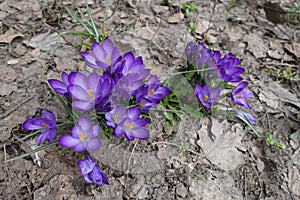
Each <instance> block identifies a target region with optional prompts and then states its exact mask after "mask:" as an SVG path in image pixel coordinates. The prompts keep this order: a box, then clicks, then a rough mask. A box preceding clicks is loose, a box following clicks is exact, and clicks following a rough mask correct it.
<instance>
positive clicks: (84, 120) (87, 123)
mask: <svg viewBox="0 0 300 200" xmlns="http://www.w3.org/2000/svg"><path fill="white" fill-rule="evenodd" d="M78 125H79V126H80V127H81V128H82V130H83V131H84V133H86V134H88V133H89V132H90V131H92V121H91V119H90V118H88V117H86V116H81V117H80V118H79V119H78Z"/></svg>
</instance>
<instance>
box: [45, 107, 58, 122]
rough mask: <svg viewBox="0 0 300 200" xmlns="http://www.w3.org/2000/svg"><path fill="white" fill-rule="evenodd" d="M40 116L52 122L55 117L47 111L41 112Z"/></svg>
mask: <svg viewBox="0 0 300 200" xmlns="http://www.w3.org/2000/svg"><path fill="white" fill-rule="evenodd" d="M42 115H43V116H44V117H45V118H47V119H50V120H53V121H55V120H56V117H55V115H54V114H53V112H51V111H49V110H43V111H42Z"/></svg>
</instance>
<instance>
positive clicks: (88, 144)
mask: <svg viewBox="0 0 300 200" xmlns="http://www.w3.org/2000/svg"><path fill="white" fill-rule="evenodd" d="M99 132H100V126H99V125H92V121H91V120H90V118H88V117H86V116H81V117H80V118H79V119H78V124H77V125H75V126H74V127H73V129H72V135H64V136H62V137H61V138H60V139H59V141H58V143H59V144H60V145H61V146H63V147H66V148H74V150H75V151H76V152H84V151H86V150H91V151H97V150H98V149H99V148H100V146H101V141H100V140H99V139H98V138H97V136H98V135H99Z"/></svg>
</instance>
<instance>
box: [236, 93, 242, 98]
mask: <svg viewBox="0 0 300 200" xmlns="http://www.w3.org/2000/svg"><path fill="white" fill-rule="evenodd" d="M235 96H236V97H237V98H243V97H244V94H236V95H235Z"/></svg>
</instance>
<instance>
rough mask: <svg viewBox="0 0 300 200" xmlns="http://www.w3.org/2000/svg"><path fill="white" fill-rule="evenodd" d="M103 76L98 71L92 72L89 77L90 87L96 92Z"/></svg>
mask: <svg viewBox="0 0 300 200" xmlns="http://www.w3.org/2000/svg"><path fill="white" fill-rule="evenodd" d="M100 79H101V76H99V75H98V74H97V73H91V74H90V75H89V77H88V80H87V81H88V82H87V84H88V89H91V90H92V91H94V92H97V91H98V89H99V88H98V85H99V82H100Z"/></svg>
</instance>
